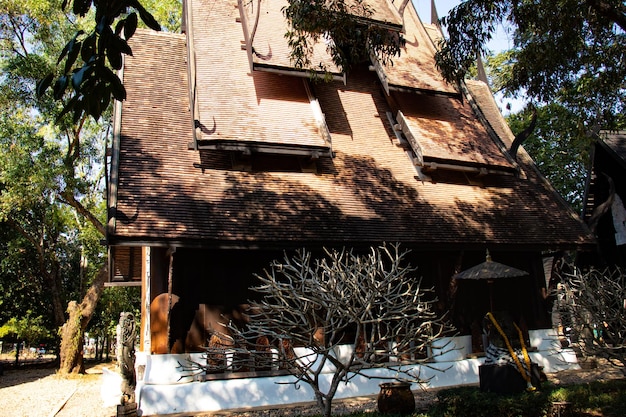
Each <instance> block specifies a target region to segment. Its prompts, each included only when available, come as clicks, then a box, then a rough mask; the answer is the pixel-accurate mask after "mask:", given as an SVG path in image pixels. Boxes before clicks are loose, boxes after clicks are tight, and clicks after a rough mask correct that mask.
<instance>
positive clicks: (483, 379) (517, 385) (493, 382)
mask: <svg viewBox="0 0 626 417" xmlns="http://www.w3.org/2000/svg"><path fill="white" fill-rule="evenodd" d="M540 375H541V373H540V370H539V366H538V365H537V364H536V363H533V364H531V379H530V381H531V383H532V384H533V386H535V387H539V385H540ZM478 377H479V380H480V390H481V391H483V392H495V393H498V394H514V393H518V392H522V391H524V390H525V389H526V381H525V380H524V378H523V377H522V375H521V374H520V373H519V371H518V370H517V369H516V368H514V367H513V366H511V365H492V364H491V365H480V366H479V367H478Z"/></svg>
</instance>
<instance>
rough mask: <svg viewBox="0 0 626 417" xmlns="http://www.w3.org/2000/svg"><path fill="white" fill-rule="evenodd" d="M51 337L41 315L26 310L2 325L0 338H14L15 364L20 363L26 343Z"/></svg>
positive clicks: (29, 343)
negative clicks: (22, 314) (22, 347)
mask: <svg viewBox="0 0 626 417" xmlns="http://www.w3.org/2000/svg"><path fill="white" fill-rule="evenodd" d="M49 338H50V332H49V331H48V329H47V328H46V327H45V325H44V320H43V318H42V317H41V316H37V317H33V316H32V313H31V311H28V312H26V315H24V316H22V317H11V318H10V319H9V320H8V321H7V322H6V323H4V324H3V325H2V326H0V339H8V340H14V341H15V342H16V348H15V366H17V365H18V364H19V357H20V346H21V343H22V342H23V343H25V346H24V347H26V346H29V345H31V344H33V343H37V342H42V341H45V340H47V339H49Z"/></svg>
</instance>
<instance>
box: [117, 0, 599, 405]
mask: <svg viewBox="0 0 626 417" xmlns="http://www.w3.org/2000/svg"><path fill="white" fill-rule="evenodd" d="M185 3H186V11H187V13H186V19H187V20H186V25H185V27H186V28H187V33H186V34H172V33H155V32H148V31H141V30H140V31H138V32H137V34H136V35H135V36H133V38H132V39H131V46H132V50H133V56H132V57H129V58H127V59H126V61H125V65H124V69H123V81H124V84H125V86H126V89H127V100H126V101H124V102H123V103H118V106H117V108H116V113H115V121H116V130H115V139H114V144H113V156H112V162H111V178H110V184H111V193H110V198H109V222H108V244H109V246H110V251H111V252H110V253H111V262H112V268H111V270H112V271H114V274H113V276H112V279H113V280H117V281H119V282H124V281H128V280H137V281H138V282H141V285H142V288H143V300H142V333H141V335H142V337H141V349H142V350H143V352H144V354H145V355H147V356H148V357H149V358H151V359H149V361H148V362H149V363H152V364H153V368H154V367H156V365H154V364H155V363H156V362H155V361H156V360H164V359H163V357H165V356H167V355H168V354H176V353H185V352H196V351H200V350H201V349H202V347H203V346H205V345H206V343H207V340H208V338H209V337H210V335H211V334H212V333H213V332H214V331H215V330H216V329H218V328H219V326H220V324H219V322H220V319H219V317H220V315H222V314H230V315H237V314H238V311H239V310H238V309H239V307H238V306H239V305H241V304H245V303H246V302H247V300H248V299H249V298H250V297H251V296H252V294H251V292H250V291H249V288H250V286H251V285H252V284H253V282H254V277H253V274H254V273H255V272H260V271H262V269H263V268H264V267H266V266H268V265H269V263H270V262H271V261H272V260H274V259H278V258H282V256H283V253H284V252H285V251H286V252H287V253H289V252H290V251H293V250H295V249H297V248H302V247H305V248H308V249H310V250H312V251H319V252H320V253H321V250H322V248H325V247H337V248H341V247H347V248H354V249H356V250H367V248H369V247H371V246H375V245H379V244H380V243H382V242H400V243H401V244H402V245H403V247H405V248H407V249H410V250H411V255H410V259H409V260H410V262H411V264H412V265H414V266H417V268H418V272H417V274H418V275H419V276H421V277H423V279H424V280H425V281H426V282H427V283H430V284H432V285H433V286H434V287H435V288H436V291H437V295H438V297H439V299H440V304H439V308H440V310H441V311H445V310H449V309H453V311H454V321H455V324H456V325H457V326H458V328H459V329H460V330H461V332H462V333H464V334H470V332H471V329H472V325H475V324H476V323H477V322H479V321H480V320H481V319H482V317H483V316H484V314H485V313H486V311H487V310H488V309H489V299H488V293H487V291H486V287H484V286H482V287H481V286H473V285H465V284H466V283H459V284H458V285H453V284H455V283H454V282H453V281H452V278H451V277H452V276H453V275H454V274H455V273H457V272H459V271H461V270H463V269H466V268H468V267H470V266H473V265H476V264H478V263H480V262H482V261H484V260H485V252H486V250H489V251H490V252H491V256H492V258H493V259H494V260H495V261H498V262H501V263H504V264H507V265H510V266H513V267H515V268H518V269H521V270H524V271H526V272H528V273H529V275H528V276H526V277H524V278H519V279H515V280H510V281H507V282H503V283H502V285H498V286H497V288H496V289H495V291H496V292H495V303H496V305H495V306H494V308H496V309H508V310H511V311H513V312H514V313H515V314H516V315H518V316H523V317H524V319H525V321H526V323H527V325H528V327H529V328H530V329H546V328H550V327H551V323H550V316H549V309H550V306H549V305H547V304H546V301H545V293H546V291H545V288H546V281H545V276H544V270H543V254H544V253H546V252H548V251H562V250H568V249H580V248H589V247H591V246H592V245H593V237H592V236H591V235H590V234H589V232H588V230H587V228H586V227H585V225H584V224H583V222H582V221H581V220H580V218H579V217H578V216H577V215H576V214H575V213H573V212H572V211H571V210H570V209H569V208H568V207H567V205H566V204H565V203H564V202H563V201H562V200H561V199H560V198H559V197H558V195H557V193H556V192H555V191H554V189H553V188H552V187H551V186H550V184H549V183H548V182H547V181H546V180H545V179H544V178H543V177H542V176H541V175H540V174H539V172H538V171H537V169H536V167H535V165H534V163H533V161H532V160H531V158H530V157H529V156H528V154H526V153H525V152H524V150H523V149H522V150H520V152H519V154H518V157H517V159H516V160H515V159H514V158H512V157H511V155H509V153H508V151H507V149H508V147H509V146H510V145H511V142H512V140H513V135H512V134H511V132H510V130H509V129H508V127H507V125H506V123H505V121H504V119H503V118H502V115H501V114H500V111H499V109H498V108H497V105H496V103H495V101H494V99H493V97H492V95H491V93H490V91H489V88H488V86H486V85H485V84H484V83H482V82H478V81H468V82H467V83H466V84H464V85H462V86H454V85H450V84H447V83H446V82H445V81H444V80H443V79H442V77H441V76H440V75H439V73H438V71H437V69H436V67H435V64H434V52H435V44H434V41H433V39H434V38H435V37H437V36H440V33H439V31H438V29H437V27H436V26H435V25H427V24H423V23H422V22H421V20H420V19H419V17H418V16H417V13H416V11H415V9H414V8H413V6H412V5H411V4H410V3H409V6H408V7H407V8H406V10H405V12H404V16H399V14H398V12H397V10H396V9H395V6H394V5H393V4H392V3H391V2H388V1H386V0H372V1H371V3H372V5H373V7H374V9H375V10H377V11H378V12H379V13H378V14H376V15H375V16H374V18H373V19H372V21H371V22H370V24H380V25H385V27H387V28H389V30H396V31H399V30H403V31H404V37H405V39H406V45H405V46H404V47H403V49H402V53H401V56H400V57H397V58H395V59H394V60H393V65H392V64H388V65H384V64H383V63H381V62H379V61H378V60H377V59H375V58H373V59H372V61H371V62H364V63H362V64H361V65H358V66H357V67H356V68H354V69H353V70H352V71H351V72H350V73H349V74H342V73H339V71H338V70H336V69H335V68H334V67H333V66H332V64H331V61H330V57H329V55H328V53H327V51H326V49H325V46H324V45H323V44H321V45H318V46H317V47H316V48H315V53H316V55H315V59H318V60H319V61H321V62H325V63H327V64H328V67H329V69H330V73H331V75H332V78H333V79H332V80H330V81H328V82H312V81H310V79H309V78H308V75H309V73H308V72H306V71H302V70H300V69H298V68H295V67H294V66H293V65H292V64H291V62H290V60H289V57H288V52H289V50H288V46H287V44H286V40H285V39H284V37H283V34H284V33H285V31H286V26H285V25H286V22H285V20H284V17H283V15H282V13H281V12H280V8H281V7H282V6H283V2H282V1H281V0H270V1H266V2H261V3H260V4H261V9H260V13H261V15H260V19H259V24H258V27H257V29H256V32H255V33H256V35H255V37H254V38H253V39H252V38H251V37H250V33H251V32H252V30H251V28H252V25H253V24H254V20H255V17H256V15H255V13H259V10H256V9H254V8H253V7H252V5H253V4H254V5H256V4H257V3H252V2H242V1H240V2H239V3H238V2H237V0H211V1H209V0H188V1H186V2H185ZM315 62H317V61H315ZM468 284H474V283H468ZM168 329H169V333H168ZM159 355H165V356H163V357H160V358H159ZM150 361H152V362H150ZM146 395H147V394H146ZM144 398H148V397H144ZM146 401H148V400H146ZM221 407H224V406H223V405H222V406H221ZM168 410H169V409H168Z"/></svg>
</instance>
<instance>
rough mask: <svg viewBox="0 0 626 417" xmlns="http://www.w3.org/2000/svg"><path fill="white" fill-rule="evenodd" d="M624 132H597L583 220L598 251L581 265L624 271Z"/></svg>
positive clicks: (625, 173) (625, 155)
mask: <svg viewBox="0 0 626 417" xmlns="http://www.w3.org/2000/svg"><path fill="white" fill-rule="evenodd" d="M625 201H626V132H621V131H620V132H611V131H600V132H599V133H598V135H597V136H596V138H595V141H594V145H593V148H592V153H591V166H590V170H589V172H588V179H587V188H586V190H585V206H584V216H583V218H584V219H585V221H586V222H587V223H588V224H589V226H590V228H591V230H592V232H593V233H594V234H595V235H596V238H597V242H598V247H597V250H596V251H594V252H591V253H587V254H585V256H583V257H582V259H581V260H580V262H581V263H582V264H586V265H593V266H596V267H605V266H610V265H617V266H620V267H622V268H626V209H625V208H624V207H625V204H624V202H625Z"/></svg>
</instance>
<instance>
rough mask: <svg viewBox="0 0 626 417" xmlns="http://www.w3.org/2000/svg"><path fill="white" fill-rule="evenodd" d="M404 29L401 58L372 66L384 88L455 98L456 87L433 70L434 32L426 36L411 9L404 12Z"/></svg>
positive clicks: (457, 93) (431, 31)
mask: <svg viewBox="0 0 626 417" xmlns="http://www.w3.org/2000/svg"><path fill="white" fill-rule="evenodd" d="M404 27H405V31H406V33H405V35H404V38H405V41H406V43H405V45H404V47H403V48H402V51H401V54H400V56H399V57H394V58H393V59H392V60H391V61H390V62H389V63H387V64H386V65H382V63H376V64H375V65H376V66H377V68H376V69H377V72H378V74H379V77H380V78H381V81H382V82H383V85H384V86H385V88H386V89H387V90H392V89H403V90H409V91H413V90H416V91H422V92H430V93H436V94H445V95H456V96H458V95H459V92H458V90H457V89H456V87H454V86H453V85H451V84H448V83H447V82H446V81H445V80H444V79H443V77H442V76H441V74H440V73H439V71H438V70H437V67H436V66H435V58H434V55H435V44H434V41H433V40H432V39H431V36H436V33H438V32H437V30H436V29H435V28H433V27H432V26H429V28H430V29H429V31H428V32H427V30H426V29H425V27H424V25H422V22H421V21H420V18H419V16H418V15H417V12H416V11H415V9H414V8H413V7H412V5H409V6H408V7H407V8H406V9H405V11H404ZM429 32H430V33H431V35H429Z"/></svg>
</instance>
